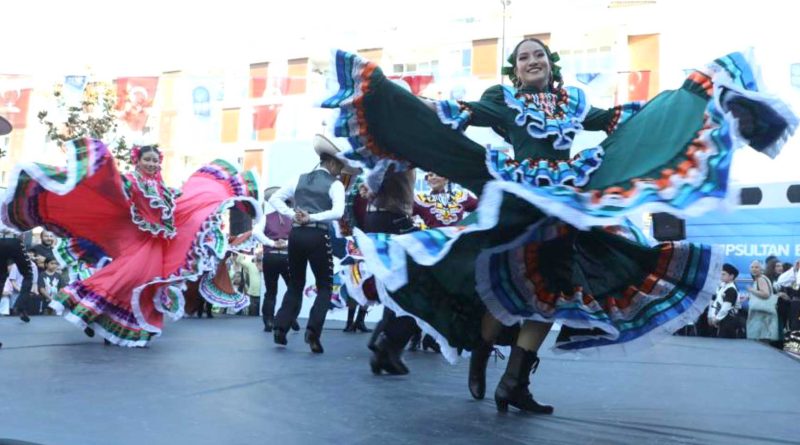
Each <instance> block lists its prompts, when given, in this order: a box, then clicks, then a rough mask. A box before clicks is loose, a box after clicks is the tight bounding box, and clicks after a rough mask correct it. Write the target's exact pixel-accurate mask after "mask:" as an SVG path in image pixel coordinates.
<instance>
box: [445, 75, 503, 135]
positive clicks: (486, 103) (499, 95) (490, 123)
mask: <svg viewBox="0 0 800 445" xmlns="http://www.w3.org/2000/svg"><path fill="white" fill-rule="evenodd" d="M508 113H509V110H508V107H507V106H506V105H505V101H504V99H503V87H502V86H500V85H495V86H492V87H489V88H488V89H487V90H486V91H484V92H483V94H482V95H481V98H480V100H478V101H474V102H462V101H452V100H440V101H437V102H436V114H438V115H439V120H441V121H442V123H443V124H445V125H448V126H450V127H451V128H453V129H454V130H461V131H463V130H465V129H466V128H467V126H469V125H474V126H476V127H493V128H497V127H499V126H501V125H502V123H503V122H504V121H505V120H506V119H507V117H508Z"/></svg>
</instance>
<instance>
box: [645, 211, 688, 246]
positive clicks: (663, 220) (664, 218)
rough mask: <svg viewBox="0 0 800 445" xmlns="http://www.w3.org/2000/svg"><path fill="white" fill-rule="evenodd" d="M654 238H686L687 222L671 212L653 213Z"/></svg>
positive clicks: (664, 239)
mask: <svg viewBox="0 0 800 445" xmlns="http://www.w3.org/2000/svg"><path fill="white" fill-rule="evenodd" d="M653 238H655V239H657V240H658V241H681V240H684V239H686V222H685V221H684V220H682V219H680V218H678V217H676V216H672V215H671V214H669V213H653Z"/></svg>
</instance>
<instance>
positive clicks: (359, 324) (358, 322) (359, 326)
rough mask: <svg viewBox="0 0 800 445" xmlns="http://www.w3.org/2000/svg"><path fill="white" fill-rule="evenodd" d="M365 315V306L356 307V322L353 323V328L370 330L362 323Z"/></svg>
mask: <svg viewBox="0 0 800 445" xmlns="http://www.w3.org/2000/svg"><path fill="white" fill-rule="evenodd" d="M366 317H367V309H366V308H365V307H362V306H359V307H358V315H356V322H355V324H354V325H353V330H356V331H359V332H372V329H370V328H368V327H367V325H366V324H364V318H366Z"/></svg>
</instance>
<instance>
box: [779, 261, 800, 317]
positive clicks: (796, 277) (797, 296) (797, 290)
mask: <svg viewBox="0 0 800 445" xmlns="http://www.w3.org/2000/svg"><path fill="white" fill-rule="evenodd" d="M784 267H785V271H784V272H783V273H782V274H781V276H780V277H778V281H777V287H778V288H779V289H780V291H781V292H780V295H781V297H782V298H784V299H785V300H786V301H788V303H789V304H788V306H789V309H788V311H787V314H786V328H787V329H788V330H789V331H790V332H797V331H800V259H798V260H797V261H795V263H794V266H792V265H788V267H786V266H784Z"/></svg>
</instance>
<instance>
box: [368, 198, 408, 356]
mask: <svg viewBox="0 0 800 445" xmlns="http://www.w3.org/2000/svg"><path fill="white" fill-rule="evenodd" d="M414 230H415V228H414V224H413V222H412V221H411V218H410V217H408V216H406V215H403V214H400V213H393V212H383V211H380V212H367V215H366V217H365V218H364V231H365V232H367V233H393V234H400V233H408V232H413V231H414ZM416 330H417V323H416V322H415V321H414V319H413V318H411V317H409V316H403V317H398V316H397V315H396V314H395V313H394V311H393V310H391V309H389V308H386V307H384V308H383V318H382V319H381V321H380V322H379V323H378V325H377V326H376V327H375V331H374V332H373V334H372V340H371V342H374V340H375V339H377V337H378V335H380V333H381V332H383V333H384V335H386V337H387V338H388V339H389V341H391V342H392V343H394V344H395V345H397V346H398V347H404V346H405V345H406V344H407V343H408V341H409V340H411V337H413V336H414V333H415V332H416Z"/></svg>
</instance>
